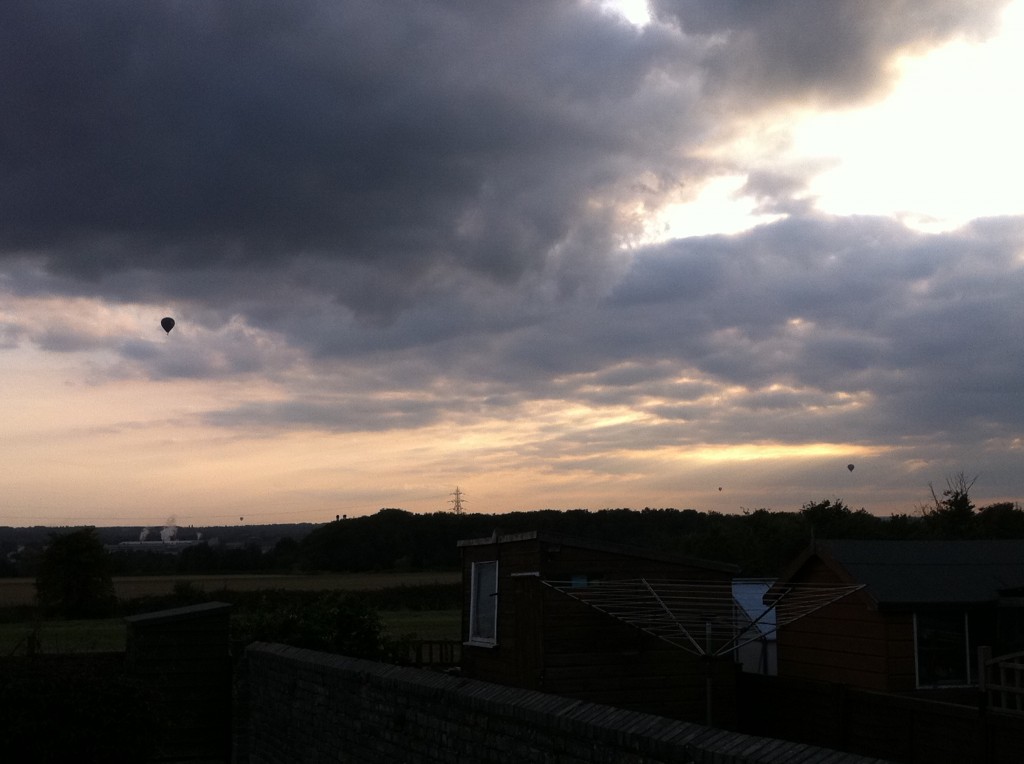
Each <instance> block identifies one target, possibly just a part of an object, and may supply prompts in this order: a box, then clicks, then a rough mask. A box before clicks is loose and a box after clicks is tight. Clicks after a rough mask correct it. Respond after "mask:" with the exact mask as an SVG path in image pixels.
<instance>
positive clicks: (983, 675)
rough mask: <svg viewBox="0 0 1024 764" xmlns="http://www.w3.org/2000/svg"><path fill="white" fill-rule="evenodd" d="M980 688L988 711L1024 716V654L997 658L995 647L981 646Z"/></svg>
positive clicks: (979, 653) (979, 652)
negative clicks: (993, 653) (994, 652)
mask: <svg viewBox="0 0 1024 764" xmlns="http://www.w3.org/2000/svg"><path fill="white" fill-rule="evenodd" d="M978 689H979V690H980V691H981V692H982V693H983V694H984V697H985V701H986V703H987V705H988V708H990V709H992V710H996V711H1009V712H1012V713H1018V714H1024V652H1019V653H1012V654H1010V655H997V656H996V657H994V658H993V657H992V648H991V647H979V648H978Z"/></svg>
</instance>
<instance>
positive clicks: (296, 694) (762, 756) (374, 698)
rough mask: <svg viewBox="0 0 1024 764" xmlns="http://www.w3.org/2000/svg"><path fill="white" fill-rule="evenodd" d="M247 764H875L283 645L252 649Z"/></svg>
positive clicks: (261, 645) (796, 745)
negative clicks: (795, 763)
mask: <svg viewBox="0 0 1024 764" xmlns="http://www.w3.org/2000/svg"><path fill="white" fill-rule="evenodd" d="M246 664H247V668H246V677H247V679H246V685H247V687H246V705H247V709H246V710H247V712H248V713H247V716H248V729H249V734H248V736H247V737H248V739H247V746H246V748H247V750H246V751H245V756H244V757H238V756H237V753H238V752H237V751H236V758H241V759H242V760H243V764H244V761H245V760H247V762H248V764H278V763H280V764H284V762H312V761H316V762H324V763H325V764H326V763H327V762H353V763H357V762H366V763H371V762H387V764H400V763H402V762H407V763H408V764H413V763H416V764H421V763H422V764H428V763H430V764H433V763H434V762H437V763H441V762H452V763H454V762H463V763H464V762H473V763H474V764H530V763H531V762H560V763H562V762H564V763H565V764H613V763H614V764H619V763H620V762H621V763H623V764H641V762H643V764H659V763H661V762H664V763H665V764H667V763H668V762H673V763H674V764H686V762H695V763H696V764H705V763H710V762H714V764H748V763H750V764H755V763H757V762H780V761H794V760H799V761H801V762H803V763H804V764H813V762H818V761H821V762H824V761H825V760H826V759H827V760H828V762H830V764H866V763H867V762H878V761H879V760H877V759H867V758H863V757H858V756H854V755H842V754H836V753H835V752H834V751H828V750H827V749H820V748H815V747H813V746H809V745H804V744H799V743H789V742H784V741H779V740H771V739H768V738H756V737H751V736H749V735H741V734H739V733H734V732H726V731H724V730H719V729H715V728H710V727H704V726H701V725H697V724H690V723H687V722H681V721H675V720H672V719H666V718H663V717H658V716H651V715H648V714H642V713H638V712H634V711H625V710H622V709H617V708H612V707H610V706H601V705H597V704H592V703H586V702H583V701H579V700H570V699H567V698H562V697H558V696H555V695H547V694H544V693H539V692H534V691H531V690H521V689H516V688H511V687H504V686H502V685H496V684H490V683H487V682H481V681H477V680H472V679H463V678H458V677H452V676H447V675H444V674H439V673H436V672H431V671H424V670H419V669H412V668H402V667H398V666H391V665H387V664H381V663H372V662H369V661H362V660H358V659H355V658H347V657H344V656H338V655H330V654H326V653H318V652H313V651H310V650H302V649H299V648H294V647H286V646H284V645H276V644H267V643H254V644H253V645H250V646H249V648H248V649H247V651H246Z"/></svg>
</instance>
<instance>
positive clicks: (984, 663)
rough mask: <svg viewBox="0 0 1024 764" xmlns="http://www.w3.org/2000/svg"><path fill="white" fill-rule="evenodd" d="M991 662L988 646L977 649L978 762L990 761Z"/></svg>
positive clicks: (990, 650) (990, 649)
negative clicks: (989, 673)
mask: <svg viewBox="0 0 1024 764" xmlns="http://www.w3.org/2000/svg"><path fill="white" fill-rule="evenodd" d="M991 660H992V648H991V647H990V646H988V645H981V646H979V647H978V738H979V739H978V753H979V754H980V757H979V759H978V761H984V762H987V761H989V759H990V755H991V752H990V750H989V730H988V726H989V715H988V706H989V703H988V665H989V661H991Z"/></svg>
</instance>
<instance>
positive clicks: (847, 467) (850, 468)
mask: <svg viewBox="0 0 1024 764" xmlns="http://www.w3.org/2000/svg"><path fill="white" fill-rule="evenodd" d="M846 469H848V470H849V471H850V472H853V465H852V464H847V465H846Z"/></svg>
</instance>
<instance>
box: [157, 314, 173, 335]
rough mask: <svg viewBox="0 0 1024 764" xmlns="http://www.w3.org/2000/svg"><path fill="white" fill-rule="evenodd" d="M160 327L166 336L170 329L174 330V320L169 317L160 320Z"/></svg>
mask: <svg viewBox="0 0 1024 764" xmlns="http://www.w3.org/2000/svg"><path fill="white" fill-rule="evenodd" d="M160 326H162V327H163V328H164V331H165V332H167V333H168V334H170V333H171V329H173V328H174V319H173V318H171V317H170V316H167V317H166V318H162V319H160Z"/></svg>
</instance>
